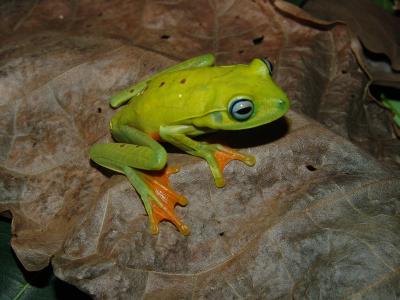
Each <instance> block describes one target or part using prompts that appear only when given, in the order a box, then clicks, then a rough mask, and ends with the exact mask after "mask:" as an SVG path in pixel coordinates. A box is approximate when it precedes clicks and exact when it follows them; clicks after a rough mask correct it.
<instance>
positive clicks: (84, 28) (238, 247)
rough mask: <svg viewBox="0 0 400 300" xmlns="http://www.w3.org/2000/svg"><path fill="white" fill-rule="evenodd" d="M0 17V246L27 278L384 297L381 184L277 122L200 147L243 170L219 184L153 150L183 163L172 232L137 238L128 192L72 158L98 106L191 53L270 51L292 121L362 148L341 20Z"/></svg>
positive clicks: (396, 262) (172, 9)
mask: <svg viewBox="0 0 400 300" xmlns="http://www.w3.org/2000/svg"><path fill="white" fill-rule="evenodd" d="M8 5H9V6H7V9H8V11H11V12H15V14H16V15H15V18H14V19H13V18H11V17H10V19H7V20H2V22H5V23H4V27H3V28H10V29H9V30H4V31H2V33H1V34H2V35H3V40H2V44H1V46H0V76H1V77H0V92H1V95H2V98H1V104H0V105H1V106H0V115H1V117H0V120H1V122H2V126H1V127H0V129H1V132H0V133H1V139H2V141H3V142H2V143H1V148H0V157H1V169H0V172H1V177H0V178H1V185H0V186H1V193H0V195H1V196H0V211H1V212H5V211H10V212H11V213H12V215H13V233H14V238H13V240H12V245H13V248H14V250H15V252H16V254H17V256H18V257H19V259H20V260H21V262H22V263H23V264H24V266H25V267H26V268H27V269H29V270H38V269H40V268H43V267H44V266H46V265H47V264H48V263H49V262H51V263H52V265H53V268H54V270H55V273H56V275H57V276H58V277H60V278H61V279H64V280H66V281H68V282H70V283H73V284H74V285H76V286H77V287H79V288H80V289H82V290H84V291H86V292H87V293H89V294H91V295H92V296H94V297H96V298H107V299H116V298H121V299H125V298H126V299H132V298H134V299H135V298H139V297H143V298H151V299H157V298H162V299H177V298H179V299H180V298H218V299H225V298H240V297H248V298H249V297H251V298H256V297H257V298H268V299H270V298H283V297H285V298H288V297H289V298H302V297H308V298H317V297H320V298H328V297H330V298H344V297H354V298H356V297H370V298H374V297H375V298H376V297H380V298H387V297H390V296H391V295H395V294H398V293H399V290H400V286H399V284H398V282H399V277H400V276H399V270H400V268H399V267H400V255H399V251H398V249H399V247H400V238H399V234H398V232H399V229H400V224H399V219H398V216H399V211H398V207H399V206H398V199H399V195H400V190H399V183H400V182H399V181H400V180H399V176H398V173H396V172H394V171H390V170H388V169H387V168H385V167H383V166H382V164H381V163H379V162H378V161H376V160H374V159H373V158H372V157H371V156H369V155H368V154H367V153H365V152H363V151H362V150H360V149H359V148H358V147H356V146H354V145H353V144H352V143H350V142H349V141H347V140H346V139H344V138H343V137H340V136H338V135H336V134H334V133H332V132H331V131H329V130H328V129H326V128H324V127H322V126H321V125H320V124H319V123H317V122H315V121H312V120H310V119H308V118H306V117H304V116H302V115H300V114H298V113H296V112H294V111H291V112H290V113H288V114H287V116H286V118H283V119H281V120H279V121H277V122H274V123H272V124H268V125H266V126H263V127H260V128H257V129H254V130H248V131H244V132H239V133H238V132H235V133H219V134H216V135H213V136H210V137H209V138H208V139H209V140H218V141H219V142H222V143H225V144H228V145H230V146H233V147H239V148H243V151H246V152H249V153H252V154H254V155H256V157H257V160H258V163H257V165H256V166H255V167H254V168H249V167H246V166H244V165H242V164H240V163H237V162H233V163H231V164H230V165H229V166H228V167H227V169H226V171H225V177H226V179H227V186H226V187H225V188H223V189H217V188H215V186H214V184H213V180H212V177H211V175H210V172H209V170H208V167H207V165H206V163H205V162H204V161H202V160H200V159H197V158H193V157H190V156H188V155H185V154H178V153H173V154H171V155H170V161H169V163H170V164H171V165H176V164H178V165H181V168H182V169H181V172H179V173H178V174H176V175H174V176H173V177H172V183H173V185H174V187H175V188H176V190H178V191H179V192H181V193H182V194H184V195H186V196H187V197H188V198H189V201H190V202H189V205H188V206H187V207H184V208H182V207H177V208H176V211H177V213H178V215H179V216H181V217H182V218H183V220H184V221H185V222H186V223H187V224H188V225H190V227H191V229H192V234H191V236H189V237H183V236H181V235H180V234H179V233H178V232H177V231H176V230H175V228H174V227H173V226H172V225H171V224H169V223H162V225H161V232H160V234H159V236H157V237H154V236H152V235H150V234H149V232H148V228H147V226H148V220H147V216H146V215H145V213H144V209H143V206H142V204H141V202H140V200H139V199H138V197H137V195H136V193H135V192H134V190H133V189H132V187H131V186H130V185H129V183H128V182H127V180H126V179H125V178H124V177H122V176H112V177H111V178H110V177H109V174H108V173H107V174H104V173H102V172H101V170H99V169H97V168H95V167H94V166H93V165H91V164H90V163H89V159H88V148H89V147H90V145H92V144H93V143H95V142H98V141H100V140H110V135H109V132H108V121H109V119H110V117H111V116H112V114H113V113H114V112H113V111H112V110H111V109H110V108H109V107H108V104H107V100H108V98H109V96H110V95H112V94H113V93H114V92H115V91H117V90H119V89H121V88H122V87H125V86H126V85H127V84H129V83H132V82H134V81H136V80H138V79H140V78H142V77H144V76H147V75H148V74H149V73H153V72H155V71H156V70H159V69H161V68H163V67H166V66H168V65H171V64H173V63H175V62H176V61H177V60H176V59H173V58H179V60H180V59H183V58H187V57H190V56H193V55H197V54H200V53H204V52H213V53H215V54H216V55H217V57H218V63H219V64H222V63H224V64H225V63H231V62H234V63H238V62H246V63H247V62H248V61H249V60H250V59H251V58H253V57H257V56H258V57H262V56H270V57H271V58H272V60H273V61H274V62H275V65H276V73H275V79H276V80H277V82H278V83H279V84H280V85H281V86H283V87H284V89H286V90H287V92H288V93H289V95H290V97H291V99H292V103H293V108H294V109H295V110H296V111H298V112H305V113H306V114H308V115H310V116H313V117H314V118H316V119H317V120H319V121H321V122H323V123H325V124H326V125H328V126H331V128H332V129H333V130H335V131H336V132H339V133H340V134H341V135H343V136H348V137H350V138H353V137H354V136H355V137H359V136H361V137H363V138H364V140H360V141H359V142H360V144H363V142H365V143H367V142H368V141H369V142H370V140H368V138H366V137H365V136H364V135H363V134H358V131H363V130H364V129H365V128H363V126H364V124H366V123H365V122H364V123H363V122H359V120H360V119H361V120H363V118H365V111H364V109H365V107H363V104H362V102H361V101H359V100H360V99H363V93H364V88H365V84H366V82H367V81H368V79H367V77H366V75H365V74H364V73H363V72H362V71H361V70H360V68H359V66H358V65H357V62H356V60H355V58H354V57H353V55H352V52H351V48H350V38H349V37H348V34H347V30H346V28H345V27H344V26H335V27H333V28H332V29H331V30H320V29H318V28H314V27H313V26H311V25H310V24H308V25H303V24H302V23H301V22H299V20H295V19H292V18H289V17H288V16H287V15H282V14H280V13H278V12H277V11H276V10H275V8H274V7H273V6H272V5H271V4H270V3H269V2H262V3H261V2H260V3H256V2H246V3H244V2H241V1H215V2H213V1H210V2H207V1H204V2H201V5H199V2H198V1H196V2H194V1H187V2H186V1H157V2H150V1H146V2H145V1H108V2H100V1H96V2H91V1H79V2H67V1H41V2H34V4H33V5H31V6H29V5H27V4H25V5H26V8H25V13H24V14H22V13H21V12H18V10H17V9H16V8H15V7H13V5H14V3H13V2H12V3H9V4H8ZM3 6H6V5H3ZM3 8H4V7H3ZM21 15H22V16H21ZM10 16H12V15H11V14H10ZM60 16H62V17H60ZM6 25H7V26H8V27H7V26H6ZM50 26H51V28H53V29H54V30H53V31H52V32H49V31H46V30H44V29H47V28H49V27H50ZM77 33H79V34H77ZM89 33H90V35H89ZM352 95H354V96H353V97H352ZM357 100H358V101H357ZM372 111H373V112H374V113H375V112H376V110H373V109H372ZM374 128H376V127H374ZM375 146H376V145H375ZM387 157H391V158H390V159H392V161H396V159H398V158H396V157H395V158H393V155H392V156H390V155H388V156H384V158H383V160H384V159H385V158H387Z"/></svg>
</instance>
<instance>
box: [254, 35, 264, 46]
mask: <svg viewBox="0 0 400 300" xmlns="http://www.w3.org/2000/svg"><path fill="white" fill-rule="evenodd" d="M263 40H264V36H263V35H262V36H259V37H256V38H254V39H253V44H254V45H258V44H261V43H262V41H263Z"/></svg>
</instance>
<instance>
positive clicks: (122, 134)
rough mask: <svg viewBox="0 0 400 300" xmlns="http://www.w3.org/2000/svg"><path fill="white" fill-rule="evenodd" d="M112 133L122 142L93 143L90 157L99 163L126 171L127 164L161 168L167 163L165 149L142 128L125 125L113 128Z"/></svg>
mask: <svg viewBox="0 0 400 300" xmlns="http://www.w3.org/2000/svg"><path fill="white" fill-rule="evenodd" d="M112 134H113V137H114V138H115V139H116V140H117V141H119V142H122V143H110V144H96V145H93V146H92V148H91V149H90V158H91V159H92V160H93V161H94V162H96V163H97V164H99V165H101V166H103V167H106V168H108V169H112V170H114V171H117V172H121V173H124V167H126V166H129V167H133V168H137V169H143V170H161V169H162V168H163V167H164V166H165V164H166V163H167V152H166V151H165V149H164V148H163V147H162V146H161V145H160V144H159V143H157V142H156V141H155V140H153V139H152V138H151V137H149V136H148V135H147V134H145V133H143V132H141V131H140V130H137V129H136V128H133V127H129V126H126V125H123V126H116V127H114V128H112Z"/></svg>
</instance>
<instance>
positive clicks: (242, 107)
mask: <svg viewBox="0 0 400 300" xmlns="http://www.w3.org/2000/svg"><path fill="white" fill-rule="evenodd" d="M253 112H254V104H253V102H252V101H251V100H249V99H246V98H239V99H235V100H233V101H232V102H231V103H230V104H229V113H230V115H231V116H232V117H233V118H234V119H235V120H238V121H245V120H247V119H248V118H250V117H251V115H252V114H253Z"/></svg>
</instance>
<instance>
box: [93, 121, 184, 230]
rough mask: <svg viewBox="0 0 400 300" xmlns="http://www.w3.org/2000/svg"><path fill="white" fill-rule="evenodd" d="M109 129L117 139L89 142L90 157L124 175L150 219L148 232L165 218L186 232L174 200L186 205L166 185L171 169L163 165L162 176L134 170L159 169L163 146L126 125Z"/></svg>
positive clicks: (164, 160) (163, 162) (164, 155)
mask: <svg viewBox="0 0 400 300" xmlns="http://www.w3.org/2000/svg"><path fill="white" fill-rule="evenodd" d="M112 133H113V136H114V138H115V139H116V140H117V141H118V142H120V143H111V144H96V145H93V146H92V147H91V149H90V158H91V159H92V160H93V161H94V162H96V163H97V164H99V165H101V166H103V167H106V168H108V169H111V170H114V171H117V172H119V173H123V174H124V175H125V176H126V177H127V178H128V180H129V182H130V183H131V184H132V185H133V187H134V188H135V189H136V191H137V192H138V194H139V195H140V197H141V199H142V201H143V204H144V207H145V209H146V212H147V214H148V216H149V219H150V230H151V233H153V234H157V233H158V231H159V229H158V223H159V222H161V221H162V220H168V221H170V222H172V223H173V224H174V225H175V226H176V227H177V228H178V230H179V231H180V232H181V233H182V234H184V235H187V234H189V233H190V230H189V228H188V227H187V226H186V225H185V224H183V223H182V222H181V221H180V220H179V219H178V217H177V216H176V215H175V212H174V207H175V204H176V203H179V204H180V205H186V204H187V200H186V198H185V197H183V196H181V195H179V194H177V193H176V192H174V191H173V190H172V189H171V188H170V186H169V182H168V176H169V175H170V174H171V173H172V172H171V169H168V168H167V169H166V170H165V172H164V174H163V175H162V176H159V175H157V174H154V176H152V175H151V174H148V173H144V172H141V171H139V170H136V168H137V169H142V170H162V169H163V168H164V167H165V165H166V162H167V153H166V151H165V149H164V148H163V147H162V146H161V145H160V144H159V143H157V142H156V141H154V140H153V139H151V138H150V137H149V136H147V135H146V134H145V133H143V132H141V131H139V130H137V129H135V128H132V127H129V126H118V127H116V128H115V127H114V128H112Z"/></svg>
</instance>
